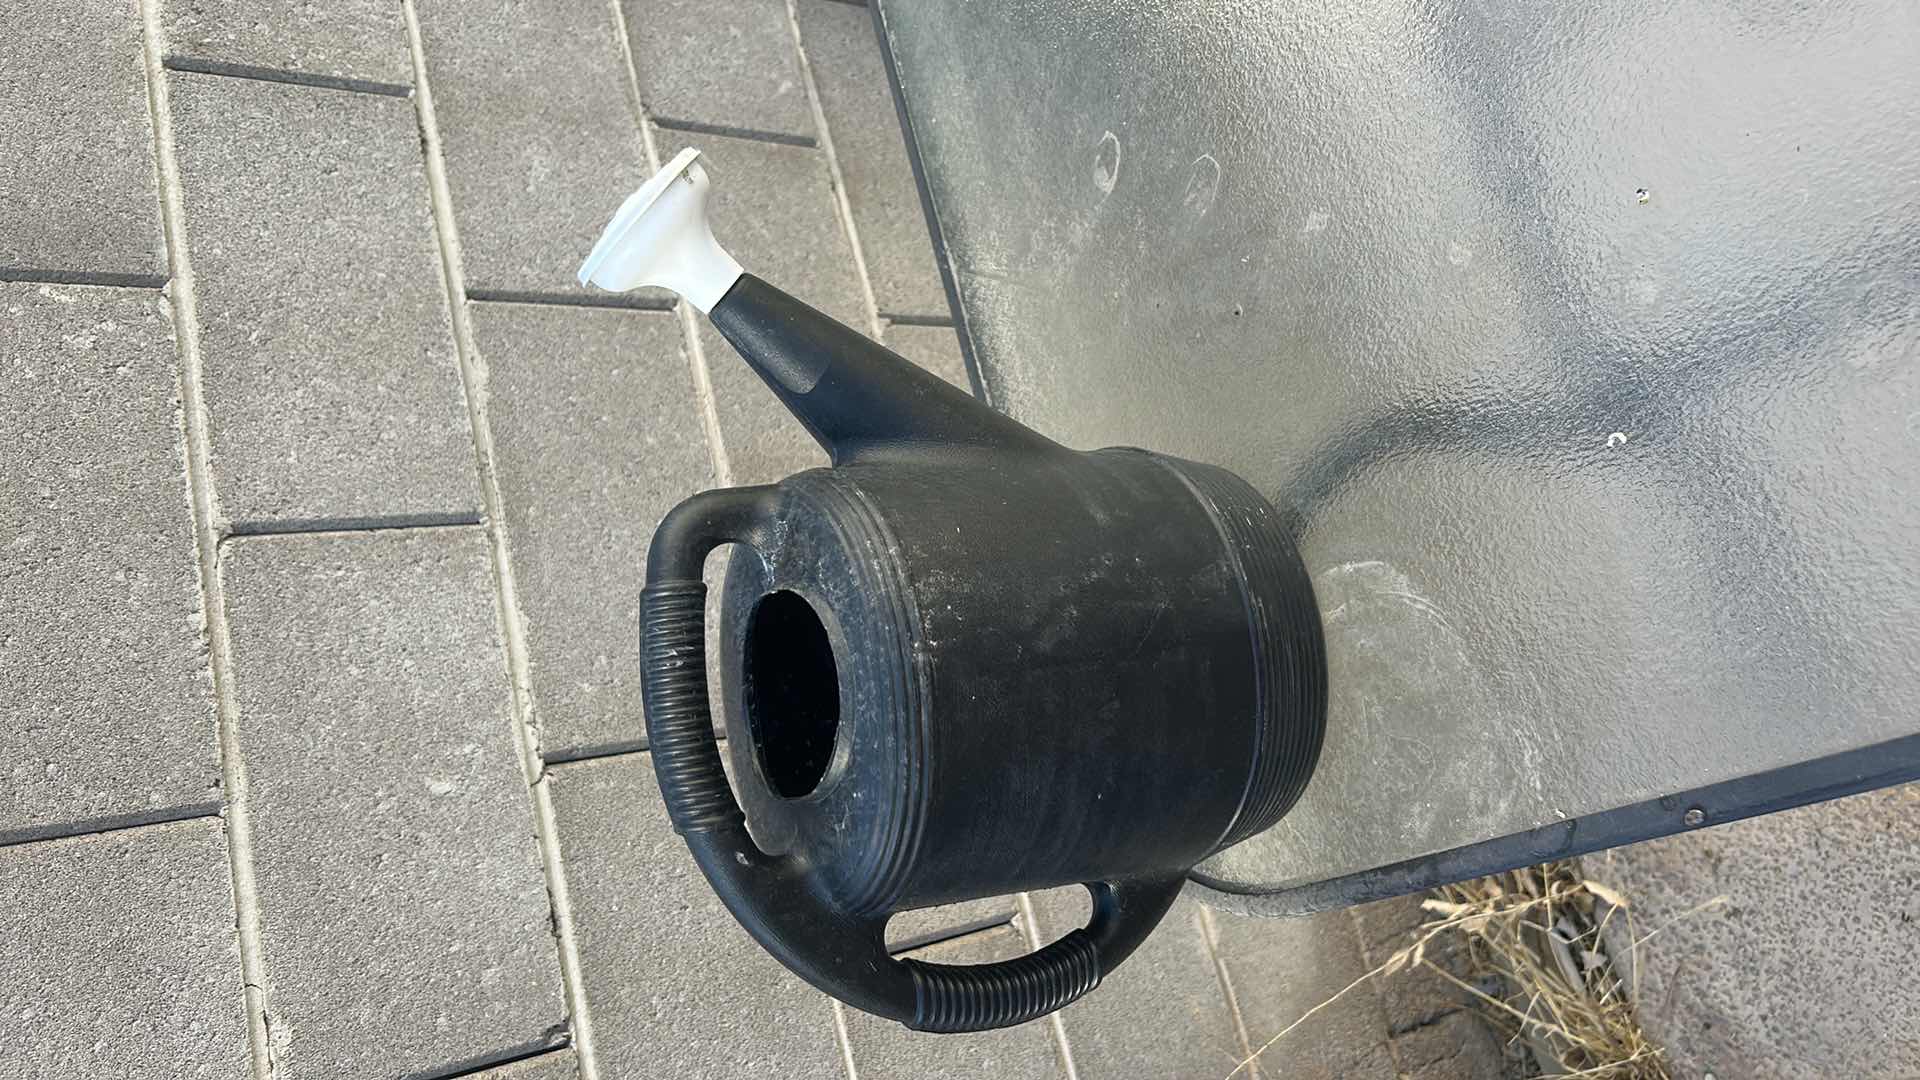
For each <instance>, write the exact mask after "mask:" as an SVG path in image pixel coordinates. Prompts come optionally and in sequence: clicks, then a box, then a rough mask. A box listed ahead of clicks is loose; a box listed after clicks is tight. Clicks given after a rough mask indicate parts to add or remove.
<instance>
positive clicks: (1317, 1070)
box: [1212, 911, 1395, 1080]
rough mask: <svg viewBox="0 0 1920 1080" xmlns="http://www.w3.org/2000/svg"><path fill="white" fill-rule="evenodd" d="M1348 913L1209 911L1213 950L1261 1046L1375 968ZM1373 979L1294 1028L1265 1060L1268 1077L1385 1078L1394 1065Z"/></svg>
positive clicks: (1251, 1039)
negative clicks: (1283, 915) (1265, 915)
mask: <svg viewBox="0 0 1920 1080" xmlns="http://www.w3.org/2000/svg"><path fill="white" fill-rule="evenodd" d="M1350 920H1351V916H1349V915H1348V914H1347V913H1346V912H1345V911H1328V912H1322V913H1320V914H1318V915H1313V916H1308V917H1306V918H1297V919H1253V918H1247V917H1246V916H1242V915H1229V914H1227V913H1225V912H1214V913H1213V914H1212V922H1213V926H1214V928H1215V930H1216V932H1217V935H1218V936H1217V937H1216V938H1215V948H1216V949H1217V951H1218V953H1219V955H1220V959H1221V964H1222V966H1223V967H1225V968H1226V970H1227V977H1228V979H1229V980H1230V981H1231V982H1232V984H1233V992H1234V999H1235V1001H1237V1002H1238V1003H1239V1006H1240V1015H1241V1019H1242V1020H1243V1022H1244V1023H1245V1024H1246V1028H1247V1041H1248V1043H1249V1045H1250V1046H1251V1047H1252V1048H1254V1049H1258V1048H1259V1047H1260V1046H1261V1045H1262V1044H1264V1043H1266V1042H1267V1040H1269V1039H1271V1038H1273V1037H1274V1036H1275V1035H1277V1034H1279V1033H1280V1032H1281V1031H1282V1030H1284V1029H1285V1028H1287V1026H1288V1025H1290V1024H1293V1023H1294V1022H1295V1021H1298V1020H1300V1018H1301V1017H1303V1016H1305V1015H1306V1013H1307V1010H1309V1009H1312V1008H1313V1007H1314V1006H1316V1005H1319V1004H1320V1003H1321V1002H1323V1001H1326V1000H1327V999H1328V998H1331V997H1333V996H1334V995H1335V994H1338V993H1340V992H1341V991H1342V990H1344V989H1346V987H1347V986H1348V985H1349V984H1350V983H1352V982H1353V981H1354V980H1355V979H1357V978H1359V977H1360V976H1361V975H1363V974H1365V973H1366V972H1367V971H1368V970H1370V968H1369V967H1368V965H1367V963H1366V958H1365V955H1364V954H1363V953H1362V952H1361V949H1360V938H1359V935H1358V934H1357V933H1356V932H1355V931H1354V928H1353V926H1352V925H1351V923H1350ZM1388 1027H1389V1025H1388V1022H1387V1019H1386V1015H1385V1013H1384V1012H1383V1011H1382V1010H1381V1008H1380V999H1379V998H1378V997H1377V996H1376V994H1375V993H1374V990H1373V986H1372V983H1371V982H1367V983H1362V984H1361V985H1360V986H1358V987H1355V988H1354V989H1353V990H1352V991H1351V992H1349V993H1347V994H1346V995H1345V996H1344V997H1342V998H1341V999H1340V1001H1339V1002H1337V1003H1336V1004H1335V1005H1334V1006H1331V1007H1328V1008H1326V1009H1322V1010H1321V1011H1320V1012H1318V1013H1316V1014H1314V1015H1313V1016H1312V1017H1311V1018H1309V1019H1307V1020H1306V1022H1304V1023H1302V1024H1300V1026H1299V1027H1296V1028H1294V1029H1293V1030H1292V1031H1291V1032H1289V1033H1288V1034H1287V1035H1286V1037H1285V1038H1283V1039H1282V1040H1281V1041H1280V1042H1278V1043H1275V1044H1274V1046H1273V1047H1272V1048H1271V1049H1269V1050H1267V1051H1266V1053H1265V1054H1263V1055H1262V1057H1261V1063H1262V1064H1261V1075H1264V1076H1328V1077H1342V1078H1346V1077H1353V1078H1365V1077H1380V1078H1382V1080H1392V1078H1393V1076H1394V1073H1395V1069H1394V1065H1393V1059H1392V1055H1391V1053H1390V1051H1389V1049H1388V1046H1387V1039H1386V1033H1387V1030H1388Z"/></svg>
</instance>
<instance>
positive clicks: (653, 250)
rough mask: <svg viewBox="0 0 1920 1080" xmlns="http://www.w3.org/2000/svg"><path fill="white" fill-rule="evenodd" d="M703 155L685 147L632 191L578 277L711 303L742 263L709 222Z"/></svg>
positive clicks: (704, 308) (706, 307) (705, 308)
mask: <svg viewBox="0 0 1920 1080" xmlns="http://www.w3.org/2000/svg"><path fill="white" fill-rule="evenodd" d="M699 158H700V151H698V150H696V149H694V148H693V147H691V146H689V147H687V148H686V149H685V150H682V151H680V152H679V153H678V154H675V155H674V158H673V160H672V161H670V162H668V163H667V167H666V168H664V169H661V170H660V171H659V172H657V173H655V174H653V178H652V179H650V180H648V181H647V182H646V183H644V184H642V185H640V190H638V191H636V192H634V193H633V194H632V195H629V196H627V201H626V202H623V203H621V204H620V210H619V212H617V213H615V214H614V215H613V220H612V221H611V222H608V223H607V227H606V229H605V231H603V232H601V234H600V239H599V240H598V241H596V242H595V243H594V245H593V250H592V251H591V252H589V253H588V254H587V261H586V262H584V263H581V264H580V284H582V285H587V284H592V285H597V286H599V287H600V288H602V289H606V290H607V291H609V292H626V291H627V290H629V289H638V288H640V287H642V286H645V285H657V286H660V287H661V288H665V289H672V290H673V291H674V292H677V293H679V294H680V295H681V296H683V297H685V298H686V300H687V302H688V303H690V304H692V305H693V306H694V307H697V308H699V309H700V312H701V314H703V315H704V314H707V313H709V312H711V311H712V310H713V305H715V304H717V303H719V302H720V298H721V297H723V296H725V295H727V290H728V289H731V288H733V283H734V282H735V281H738V280H739V278H740V274H741V270H740V264H739V263H737V262H734V261H733V256H731V255H728V254H727V253H726V252H725V251H723V250H722V249H721V247H720V245H719V244H718V243H716V242H715V241H714V239H713V229H712V228H711V227H709V226H708V224H707V192H708V190H710V189H711V187H712V183H711V181H709V180H708V179H707V170H706V169H705V168H704V167H703V166H701V164H700V161H699Z"/></svg>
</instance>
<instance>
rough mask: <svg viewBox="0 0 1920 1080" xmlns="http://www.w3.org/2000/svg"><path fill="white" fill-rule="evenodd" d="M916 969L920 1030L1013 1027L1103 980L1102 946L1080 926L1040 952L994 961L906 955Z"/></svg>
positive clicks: (913, 1025) (915, 994) (910, 966)
mask: <svg viewBox="0 0 1920 1080" xmlns="http://www.w3.org/2000/svg"><path fill="white" fill-rule="evenodd" d="M901 963H902V964H904V965H905V966H906V968H907V970H908V971H910V972H912V974H913V1021H912V1022H911V1023H910V1024H908V1025H907V1026H909V1027H911V1028H913V1029H914V1030H915V1031H932V1032H942V1033H947V1032H958V1031H986V1030H988V1029H990V1028H1003V1027H1012V1026H1013V1025H1015V1024H1024V1023H1026V1022H1027V1021H1029V1020H1033V1019H1036V1018H1038V1017H1042V1016H1045V1015H1047V1014H1048V1013H1050V1012H1052V1011H1054V1010H1055V1009H1059V1008H1064V1007H1065V1006H1067V1005H1069V1004H1071V1003H1072V1002H1073V1001H1075V1000H1076V999H1078V998H1079V997H1080V996H1081V995H1083V994H1086V993H1087V992H1088V991H1090V990H1092V989H1093V988H1094V987H1096V986H1099V985H1100V949H1099V947H1098V946H1096V945H1095V944H1094V943H1093V938H1092V937H1091V936H1090V935H1088V933H1087V932H1086V931H1085V930H1075V931H1073V932H1072V933H1070V934H1068V935H1067V936H1065V937H1063V938H1061V939H1060V940H1058V941H1056V942H1054V943H1053V944H1051V945H1049V946H1047V947H1046V948H1044V949H1041V950H1040V951H1039V952H1037V953H1032V954H1030V955H1027V956H1022V957H1019V958H1018V959H1015V960H1002V961H1000V962H998V963H993V964H968V965H964V966H959V965H951V964H927V963H922V962H921V961H919V960H903V961H901Z"/></svg>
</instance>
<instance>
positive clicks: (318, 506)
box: [169, 74, 479, 522]
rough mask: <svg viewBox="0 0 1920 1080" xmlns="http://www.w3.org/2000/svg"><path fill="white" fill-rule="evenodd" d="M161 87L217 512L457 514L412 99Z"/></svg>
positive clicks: (464, 494) (459, 412) (457, 466)
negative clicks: (168, 102) (168, 115)
mask: <svg viewBox="0 0 1920 1080" xmlns="http://www.w3.org/2000/svg"><path fill="white" fill-rule="evenodd" d="M169 81H170V85H171V88H172V95H171V96H172V102H173V105H172V112H173V123H174V129H175V139H176V141H177V143H178V154H179V160H180V172H181V180H182V183H183V186H184V187H185V197H186V217H187V222H186V225H187V243H188V247H189V249H190V252H191V258H192V262H193V268H194V275H195V283H194V287H195V289H196V292H197V296H198V304H199V322H200V351H201V355H202V357H203V362H204V365H205V382H204V385H205V394H206V406H207V411H208V414H209V416H210V421H211V432H212V443H213V445H212V454H213V461H214V470H215V476H216V484H215V487H216V490H217V492H218V494H219V497H220V504H221V507H222V509H223V510H224V511H225V513H226V516H227V517H228V518H229V519H231V520H233V521H237V522H285V521H301V520H315V519H339V518H348V519H354V518H372V517H384V516H391V515H422V514H447V513H463V512H464V513H468V514H471V513H473V512H475V511H476V509H477V507H478V506H479V489H478V487H477V485H476V483H475V480H474V458H473V442H472V436H471V434H470V432H469V430H468V427H467V417H466V411H465V405H464V403H463V398H462V395H461V388H460V379H459V375H458V370H457V368H456V365H455V354H454V345H453V336H452V330H451V322H450V320H449V317H448V313H447V303H446V288H445V285H444V283H443V279H442V276H441V266H440V256H439V251H438V249H437V247H436V246H435V242H434V235H433V223H432V220H431V217H430V214H429V210H428V204H427V183H426V175H425V170H424V167H423V166H422V163H421V160H420V136H419V133H418V130H417V128H416V125H415V121H414V111H413V105H412V103H411V102H409V101H406V100H404V99H401V98H394V97H385V96H380V95H376V94H357V93H346V92H343V91H338V90H317V89H314V88H312V87H305V86H289V85H285V84H281V83H268V82H257V81H253V80H247V79H230V78H222V77H218V76H211V75H197V74H196V75H173V76H171V77H170V80H169Z"/></svg>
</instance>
